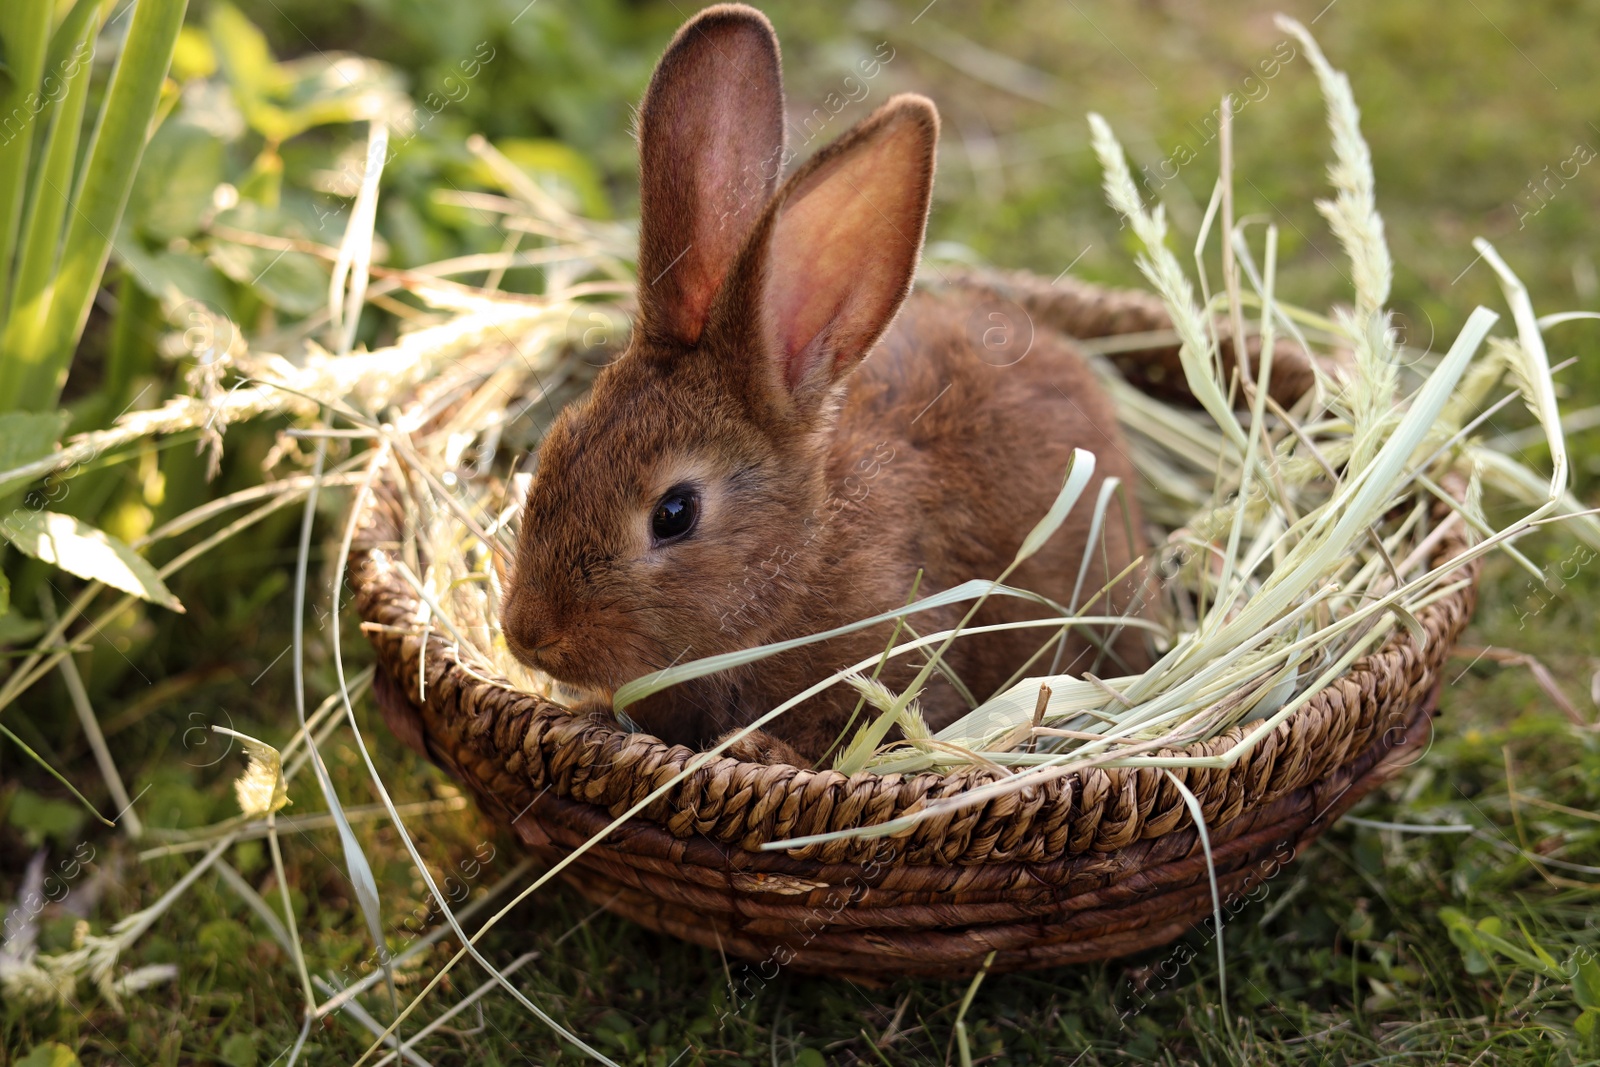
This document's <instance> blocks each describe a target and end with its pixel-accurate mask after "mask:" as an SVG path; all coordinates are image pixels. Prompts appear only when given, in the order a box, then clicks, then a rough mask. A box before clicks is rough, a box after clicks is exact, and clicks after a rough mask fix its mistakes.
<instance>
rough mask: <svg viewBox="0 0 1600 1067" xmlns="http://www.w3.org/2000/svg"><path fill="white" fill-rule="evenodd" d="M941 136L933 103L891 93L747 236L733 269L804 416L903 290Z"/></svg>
mask: <svg viewBox="0 0 1600 1067" xmlns="http://www.w3.org/2000/svg"><path fill="white" fill-rule="evenodd" d="M938 139H939V116H938V112H937V111H935V110H934V107H933V104H932V103H931V102H930V101H929V100H927V99H926V98H925V97H921V96H915V95H911V94H906V95H901V96H896V97H892V98H891V99H890V100H889V101H888V102H887V103H885V104H884V105H883V106H882V107H881V108H879V109H878V110H877V111H875V112H874V113H873V114H872V115H870V116H868V117H867V118H866V119H864V120H862V122H861V123H860V124H859V125H857V126H856V127H855V128H854V129H852V130H850V131H849V132H848V133H846V134H845V135H844V136H843V137H841V138H839V140H838V141H836V142H834V143H833V144H832V145H829V146H828V147H827V148H826V149H824V150H823V151H821V152H819V153H818V154H817V155H816V156H814V157H813V158H812V159H811V160H810V161H809V162H808V163H807V164H806V165H805V166H804V167H802V168H801V169H800V170H799V171H797V172H796V173H795V174H794V176H793V177H792V178H790V179H789V181H788V182H786V183H785V184H784V186H783V188H782V189H780V190H779V191H778V193H777V195H776V197H775V198H774V201H773V204H772V206H771V207H770V208H769V209H768V211H769V217H768V218H767V219H764V220H763V224H762V225H761V226H759V227H758V228H757V230H756V233H755V235H754V236H753V237H752V239H751V240H752V246H753V247H752V248H751V249H749V250H747V253H746V255H747V257H749V258H747V259H746V260H744V261H743V262H741V268H745V269H748V270H749V274H748V275H746V277H750V278H752V279H759V281H758V282H757V284H759V286H760V291H759V296H758V297H757V304H758V306H759V308H760V319H761V333H762V335H763V336H762V341H763V342H764V345H765V347H766V350H767V352H768V353H769V356H770V359H771V360H772V361H773V362H772V365H771V369H773V370H775V371H776V372H777V377H778V378H779V380H780V381H781V383H782V385H783V386H784V387H785V388H786V389H787V391H788V393H789V395H790V397H791V398H793V400H795V401H797V402H800V404H801V407H802V408H806V407H809V406H810V404H809V402H808V401H809V399H810V398H814V397H817V396H820V395H821V394H822V393H824V392H826V390H827V389H828V387H829V386H831V385H832V384H834V383H835V382H837V381H838V380H839V379H840V378H842V377H844V375H846V374H848V373H849V372H850V371H851V370H853V369H854V368H855V366H856V364H858V363H859V362H860V361H861V360H862V359H863V358H864V357H865V356H866V355H867V353H868V352H869V351H870V350H871V349H872V346H873V345H874V344H876V343H877V341H878V338H879V337H881V336H882V335H883V331H884V330H885V329H886V328H888V325H889V323H890V321H891V320H893V318H894V316H895V313H896V312H898V311H899V310H900V305H901V304H902V303H903V302H904V301H905V298H906V295H907V294H908V293H909V292H910V290H911V280H912V277H913V275H914V274H915V273H916V269H917V260H918V257H919V254H920V253H921V250H922V234H923V230H924V228H925V227H926V225H927V222H928V201H929V197H930V195H931V193H932V190H933V169H934V149H935V147H936V145H937V143H938ZM763 240H764V241H765V248H764V249H763V248H760V247H759V243H760V242H761V241H763ZM751 260H754V262H751ZM746 264H748V265H749V266H748V268H746ZM757 264H759V266H758V265H757ZM769 380H770V379H769Z"/></svg>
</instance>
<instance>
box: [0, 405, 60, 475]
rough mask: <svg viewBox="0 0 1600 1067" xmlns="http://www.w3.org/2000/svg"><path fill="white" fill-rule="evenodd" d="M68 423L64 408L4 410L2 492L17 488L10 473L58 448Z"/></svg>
mask: <svg viewBox="0 0 1600 1067" xmlns="http://www.w3.org/2000/svg"><path fill="white" fill-rule="evenodd" d="M66 427H67V413H66V412H64V411H5V412H0V496H4V495H5V494H6V493H7V492H8V491H9V490H11V489H15V488H16V486H15V485H11V484H9V483H8V482H7V481H6V475H7V474H9V473H10V472H11V471H14V470H16V469H17V468H18V467H24V466H27V465H28V464H30V463H33V462H34V461H36V460H41V459H43V458H44V457H46V456H48V455H49V454H50V453H52V452H54V451H55V450H56V442H57V441H58V440H60V438H61V431H62V430H64V429H66Z"/></svg>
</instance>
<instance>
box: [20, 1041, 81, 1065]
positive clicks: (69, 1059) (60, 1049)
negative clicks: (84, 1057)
mask: <svg viewBox="0 0 1600 1067" xmlns="http://www.w3.org/2000/svg"><path fill="white" fill-rule="evenodd" d="M17 1067H78V1057H77V1055H76V1054H75V1053H74V1052H73V1051H72V1050H71V1049H70V1048H68V1047H67V1046H65V1045H61V1044H57V1043H56V1042H54V1041H52V1042H50V1043H49V1044H48V1045H37V1046H35V1047H34V1049H33V1051H32V1052H30V1053H28V1054H27V1055H26V1056H24V1057H22V1059H20V1060H18V1061H17Z"/></svg>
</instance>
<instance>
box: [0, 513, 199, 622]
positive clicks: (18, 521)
mask: <svg viewBox="0 0 1600 1067" xmlns="http://www.w3.org/2000/svg"><path fill="white" fill-rule="evenodd" d="M0 533H3V534H4V535H5V536H6V537H7V538H8V539H9V540H10V541H11V543H12V544H13V545H16V546H17V550H18V551H20V552H22V553H23V554H24V555H28V556H32V557H33V558H34V559H38V560H43V561H44V562H45V563H54V564H55V565H56V566H58V567H60V568H61V569H62V570H64V571H67V572H68V573H70V574H76V575H77V576H78V577H79V578H86V579H89V580H91V581H96V582H104V583H105V584H106V585H109V586H111V587H112V588H115V589H120V590H122V591H123V592H124V593H131V594H133V595H134V596H136V597H139V598H140V599H142V600H148V601H150V602H151V603H152V604H159V605H161V606H162V607H164V608H170V609H171V610H173V611H177V612H181V611H183V605H182V604H180V603H179V602H178V598H177V597H175V596H173V595H172V591H171V590H169V589H168V588H167V587H166V584H165V583H164V582H162V580H161V576H160V575H159V574H157V573H156V569H155V568H154V567H152V566H151V565H150V562H149V561H148V560H146V559H145V558H144V557H143V556H141V555H139V554H138V553H137V552H135V551H134V550H133V549H131V548H129V547H128V545H127V544H126V543H124V542H122V541H119V540H117V539H116V538H115V537H112V536H111V535H110V534H108V533H106V532H105V531H103V530H97V529H95V528H94V527H93V526H90V525H88V524H86V523H84V522H80V521H79V520H77V519H75V518H73V517H72V516H71V515H61V514H58V513H57V512H54V511H23V510H21V509H19V510H18V511H16V512H13V513H12V514H11V515H10V516H8V517H7V518H6V520H5V521H4V523H3V524H0Z"/></svg>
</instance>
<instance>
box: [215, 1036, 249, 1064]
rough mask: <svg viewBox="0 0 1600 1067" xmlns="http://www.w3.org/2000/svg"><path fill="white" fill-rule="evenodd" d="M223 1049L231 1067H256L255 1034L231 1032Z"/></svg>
mask: <svg viewBox="0 0 1600 1067" xmlns="http://www.w3.org/2000/svg"><path fill="white" fill-rule="evenodd" d="M221 1051H222V1059H223V1061H224V1062H225V1063H227V1064H228V1065H229V1067H256V1035H255V1034H230V1035H229V1036H228V1039H227V1040H226V1041H224V1042H223V1043H222V1050H221Z"/></svg>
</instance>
